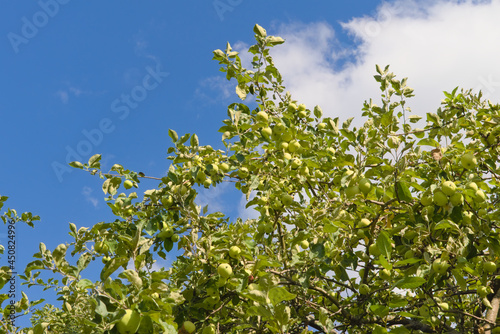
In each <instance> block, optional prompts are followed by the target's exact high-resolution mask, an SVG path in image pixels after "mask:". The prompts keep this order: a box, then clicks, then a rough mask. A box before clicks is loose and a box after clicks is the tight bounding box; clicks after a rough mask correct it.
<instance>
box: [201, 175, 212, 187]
mask: <svg viewBox="0 0 500 334" xmlns="http://www.w3.org/2000/svg"><path fill="white" fill-rule="evenodd" d="M211 185H212V179H211V178H209V177H207V178H206V179H205V181H203V186H204V187H205V188H208V187H210V186H211Z"/></svg>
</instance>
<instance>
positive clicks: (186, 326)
mask: <svg viewBox="0 0 500 334" xmlns="http://www.w3.org/2000/svg"><path fill="white" fill-rule="evenodd" d="M182 328H183V329H184V330H185V331H186V332H188V333H189V334H191V333H194V331H195V330H196V326H195V325H194V324H193V323H192V322H191V321H184V323H183V324H182Z"/></svg>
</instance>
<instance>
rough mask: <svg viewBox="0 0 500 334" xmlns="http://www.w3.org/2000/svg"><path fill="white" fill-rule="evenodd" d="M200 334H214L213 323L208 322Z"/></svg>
mask: <svg viewBox="0 0 500 334" xmlns="http://www.w3.org/2000/svg"><path fill="white" fill-rule="evenodd" d="M201 333H202V334H215V326H214V325H213V324H210V325H208V326H206V327H205V328H203V331H202V332H201Z"/></svg>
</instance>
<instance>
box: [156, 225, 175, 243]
mask: <svg viewBox="0 0 500 334" xmlns="http://www.w3.org/2000/svg"><path fill="white" fill-rule="evenodd" d="M173 235H174V230H173V229H172V228H171V227H165V228H163V229H162V230H161V231H160V233H158V238H160V239H161V240H165V239H168V238H171V237H172V236H173Z"/></svg>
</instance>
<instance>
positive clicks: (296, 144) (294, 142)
mask: <svg viewBox="0 0 500 334" xmlns="http://www.w3.org/2000/svg"><path fill="white" fill-rule="evenodd" d="M300 147H301V146H300V143H299V142H298V141H297V140H295V139H294V140H292V141H290V142H289V143H288V151H289V152H290V153H294V152H296V151H297V150H299V149H300Z"/></svg>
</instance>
